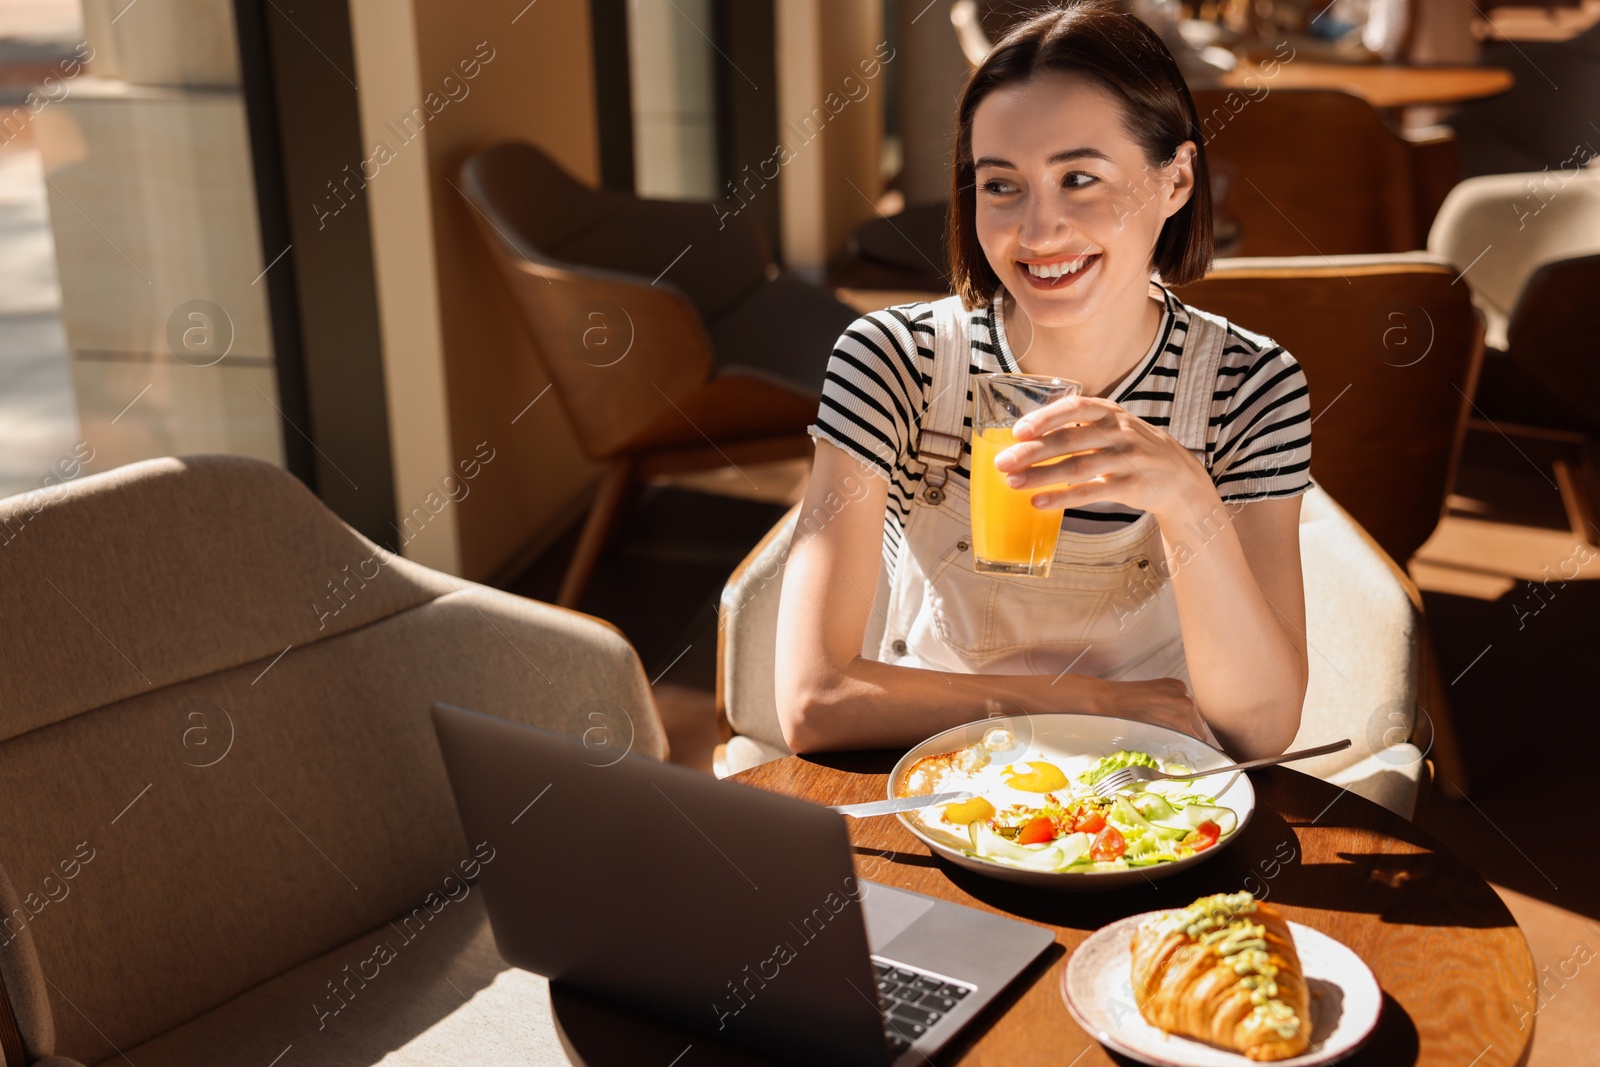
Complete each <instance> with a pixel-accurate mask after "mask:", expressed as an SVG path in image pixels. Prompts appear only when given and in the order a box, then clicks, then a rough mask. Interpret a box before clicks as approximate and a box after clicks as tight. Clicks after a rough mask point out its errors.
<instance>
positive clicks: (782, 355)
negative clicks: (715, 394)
mask: <svg viewBox="0 0 1600 1067" xmlns="http://www.w3.org/2000/svg"><path fill="white" fill-rule="evenodd" d="M856 318H857V315H856V311H855V309H854V308H852V307H850V306H849V305H848V304H845V303H842V302H841V301H839V300H838V299H837V298H835V297H834V295H833V294H832V293H831V292H829V291H828V290H826V289H824V288H822V287H821V286H816V285H811V284H809V283H807V282H803V281H801V280H800V279H798V278H794V277H791V276H789V275H785V274H780V275H779V276H778V277H776V278H774V279H773V280H772V281H770V282H768V283H767V284H766V285H763V286H762V287H761V288H760V289H757V290H756V291H755V292H754V293H752V294H751V295H750V296H748V297H746V298H745V299H744V300H742V301H740V302H739V304H737V305H736V306H735V307H733V308H732V309H730V310H729V311H727V312H726V313H725V314H723V315H722V316H720V317H719V318H717V319H716V320H715V321H713V322H712V323H711V345H712V348H713V349H714V351H715V359H716V370H715V373H716V374H719V375H720V374H729V373H739V374H753V375H756V376H758V377H761V378H764V379H766V380H768V381H770V382H773V383H774V384H779V385H784V386H786V387H788V388H790V389H798V390H801V391H802V392H804V393H805V394H807V395H808V396H814V397H817V398H819V399H820V397H821V396H822V379H823V376H824V375H825V374H826V373H827V370H828V358H829V357H830V356H832V355H833V346H834V342H836V341H838V340H839V335H840V334H842V333H844V331H845V328H846V327H848V326H849V325H850V324H851V323H852V322H854V321H855V320H856Z"/></svg>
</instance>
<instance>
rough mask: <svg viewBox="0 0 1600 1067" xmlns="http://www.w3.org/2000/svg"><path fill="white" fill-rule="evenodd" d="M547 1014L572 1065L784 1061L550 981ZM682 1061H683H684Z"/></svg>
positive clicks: (1002, 1006)
mask: <svg viewBox="0 0 1600 1067" xmlns="http://www.w3.org/2000/svg"><path fill="white" fill-rule="evenodd" d="M1065 954H1066V950H1065V949H1064V948H1062V947H1061V946H1060V945H1051V946H1050V947H1049V948H1047V949H1046V950H1045V951H1044V952H1043V953H1041V954H1040V955H1039V956H1038V958H1037V959H1035V960H1034V961H1033V962H1032V963H1031V964H1029V965H1028V968H1027V969H1026V970H1024V971H1023V972H1022V973H1021V974H1020V975H1018V976H1017V978H1016V979H1015V980H1014V981H1013V982H1011V984H1010V985H1008V986H1006V988H1005V989H1004V990H1003V991H1001V993H1000V994H999V995H998V996H997V997H995V999H994V1000H993V1001H991V1002H990V1003H989V1004H987V1005H986V1006H985V1007H984V1009H983V1011H982V1012H980V1013H979V1014H978V1015H977V1017H976V1018H974V1019H973V1020H972V1021H971V1022H969V1023H968V1024H967V1025H966V1026H964V1027H962V1029H961V1032H960V1033H959V1034H957V1035H956V1037H955V1038H954V1039H952V1040H951V1041H950V1043H949V1044H947V1045H946V1046H945V1047H944V1048H942V1049H940V1050H939V1051H938V1052H937V1053H935V1054H934V1057H933V1060H932V1061H931V1062H934V1063H953V1062H955V1061H956V1060H958V1059H960V1058H961V1056H962V1054H963V1053H964V1052H965V1051H966V1050H967V1049H969V1048H970V1047H971V1045H972V1044H973V1042H975V1041H977V1040H978V1038H980V1037H982V1036H983V1035H984V1033H986V1032H987V1031H988V1030H989V1028H990V1027H992V1026H993V1025H994V1024H995V1023H997V1022H999V1021H1000V1019H1001V1018H1003V1017H1004V1016H1005V1014H1006V1013H1007V1012H1008V1011H1010V1010H1011V1009H1012V1008H1013V1007H1014V1006H1015V1005H1016V1003H1017V1001H1018V1000H1020V999H1021V998H1022V996H1023V995H1024V994H1025V993H1027V992H1028V991H1029V990H1030V989H1032V988H1033V986H1034V985H1035V984H1037V983H1038V982H1041V981H1048V980H1049V975H1050V974H1051V972H1052V971H1053V970H1054V969H1055V966H1056V964H1057V963H1059V962H1060V960H1061V957H1062V956H1064V955H1065ZM550 1015H551V1018H552V1019H554V1020H555V1027H556V1033H557V1035H558V1036H559V1037H560V1039H561V1047H562V1049H563V1051H565V1052H566V1054H567V1058H568V1059H570V1060H571V1061H572V1062H573V1063H574V1064H576V1065H578V1067H612V1065H616V1067H637V1065H639V1064H653V1065H657V1067H666V1065H670V1064H673V1063H676V1062H677V1060H678V1058H679V1057H680V1056H682V1055H683V1053H684V1052H685V1051H687V1049H688V1048H689V1046H691V1045H692V1046H693V1047H694V1050H695V1052H694V1058H693V1063H694V1064H695V1067H780V1065H783V1064H785V1063H786V1061H783V1060H780V1059H777V1058H775V1057H771V1056H767V1055H764V1054H762V1053H760V1052H756V1051H754V1050H752V1049H748V1048H745V1047H743V1046H741V1045H735V1044H732V1043H731V1042H728V1041H724V1040H721V1039H720V1038H718V1037H716V1036H715V1035H713V1034H710V1033H706V1032H703V1031H698V1030H692V1029H690V1028H688V1027H686V1026H682V1025H680V1024H678V1023H674V1022H669V1021H667V1020H665V1019H659V1018H656V1017H655V1016H652V1015H648V1014H646V1013H644V1012H641V1011H638V1010H637V1009H634V1008H631V1007H628V1006H626V1005H623V1004H619V1003H617V1002H616V1001H613V1000H608V999H606V998H604V997H599V996H595V995H593V994H590V993H585V992H581V991H579V990H576V989H572V988H570V987H569V986H566V985H563V984H562V983H560V982H551V983H550ZM685 1062H688V1061H685Z"/></svg>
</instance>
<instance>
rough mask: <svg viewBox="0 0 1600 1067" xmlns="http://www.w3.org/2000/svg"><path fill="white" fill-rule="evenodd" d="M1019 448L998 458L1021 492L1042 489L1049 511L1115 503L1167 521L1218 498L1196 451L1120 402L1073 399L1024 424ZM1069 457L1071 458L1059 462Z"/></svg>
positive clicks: (1039, 495) (1040, 497)
mask: <svg viewBox="0 0 1600 1067" xmlns="http://www.w3.org/2000/svg"><path fill="white" fill-rule="evenodd" d="M1012 433H1013V434H1014V435H1015V437H1016V439H1017V441H1018V443H1017V444H1015V445H1012V446H1011V447H1010V448H1007V449H1006V450H1005V451H1003V452H1001V453H1000V454H999V455H998V456H996V457H995V461H994V465H995V467H996V468H997V469H999V470H1000V471H1001V472H1002V473H1005V474H1007V478H1006V484H1007V485H1010V486H1011V487H1012V488H1014V489H1030V490H1035V491H1036V492H1035V494H1034V497H1033V506H1034V507H1036V508H1041V509H1045V510H1051V511H1055V510H1060V509H1063V508H1073V507H1080V506H1082V505H1084V504H1088V503H1092V502H1094V501H1097V500H1114V501H1116V502H1117V503H1119V504H1125V505H1127V506H1128V507H1130V508H1136V509H1137V510H1139V511H1148V512H1150V513H1151V514H1153V515H1155V516H1156V519H1157V520H1158V521H1159V520H1162V519H1163V517H1164V516H1168V515H1170V516H1173V517H1178V516H1180V515H1184V514H1188V513H1191V512H1192V511H1193V510H1194V509H1195V507H1196V505H1202V506H1201V510H1208V509H1206V508H1205V507H1204V506H1203V505H1204V503H1205V500H1206V494H1208V493H1212V494H1214V493H1215V490H1214V489H1213V488H1212V485H1211V478H1210V476H1209V475H1208V474H1207V473H1206V470H1205V467H1203V466H1202V465H1201V464H1200V462H1199V461H1198V460H1196V459H1195V458H1194V456H1192V455H1191V454H1190V453H1189V450H1188V449H1186V448H1184V447H1183V446H1182V445H1181V444H1179V443H1178V441H1177V439H1176V438H1174V437H1173V436H1172V435H1171V434H1169V433H1167V432H1166V431H1165V430H1163V429H1161V428H1159V427H1156V426H1152V425H1150V424H1149V423H1148V422H1145V421H1144V420H1143V419H1141V418H1139V416H1137V415H1135V414H1133V413H1132V412H1130V411H1128V410H1127V409H1126V408H1124V407H1123V406H1122V405H1121V404H1118V403H1117V402H1116V401H1114V400H1108V399H1106V398H1104V397H1096V396H1069V397H1064V398H1062V399H1060V400H1057V401H1055V402H1053V403H1051V404H1047V405H1045V406H1044V407H1042V408H1040V409H1039V410H1038V411H1034V412H1030V413H1029V414H1028V415H1026V416H1024V417H1023V418H1021V419H1019V420H1017V423H1016V425H1015V426H1014V427H1013V428H1012ZM1063 456H1065V457H1066V458H1065V459H1062V458H1060V457H1063Z"/></svg>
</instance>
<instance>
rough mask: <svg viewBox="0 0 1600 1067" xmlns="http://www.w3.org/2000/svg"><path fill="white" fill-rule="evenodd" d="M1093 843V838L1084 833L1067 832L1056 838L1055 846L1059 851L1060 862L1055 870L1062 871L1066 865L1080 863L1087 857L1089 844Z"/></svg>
mask: <svg viewBox="0 0 1600 1067" xmlns="http://www.w3.org/2000/svg"><path fill="white" fill-rule="evenodd" d="M1093 843H1094V838H1093V837H1090V836H1089V835H1088V834H1085V833H1076V834H1067V835H1066V836H1065V837H1061V838H1057V839H1056V843H1055V847H1056V848H1057V849H1058V850H1059V851H1060V852H1061V862H1060V864H1059V865H1057V867H1056V870H1058V871H1064V870H1066V869H1067V868H1068V867H1071V866H1073V865H1075V864H1078V863H1081V862H1082V861H1084V860H1086V859H1088V858H1089V846H1090V845H1092V844H1093Z"/></svg>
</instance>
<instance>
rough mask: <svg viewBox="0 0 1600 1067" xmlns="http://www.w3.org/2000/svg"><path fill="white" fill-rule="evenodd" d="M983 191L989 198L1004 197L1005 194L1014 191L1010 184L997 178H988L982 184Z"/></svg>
mask: <svg viewBox="0 0 1600 1067" xmlns="http://www.w3.org/2000/svg"><path fill="white" fill-rule="evenodd" d="M983 191H984V192H986V193H988V194H989V195H990V196H1004V195H1005V194H1006V193H1009V192H1013V191H1014V189H1013V187H1012V185H1011V183H1010V182H1003V181H1001V180H1000V179H999V178H990V179H989V180H988V181H986V182H984V183H983Z"/></svg>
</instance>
